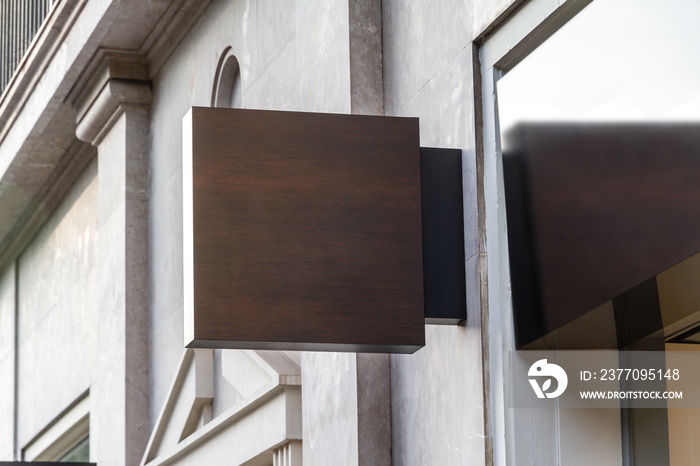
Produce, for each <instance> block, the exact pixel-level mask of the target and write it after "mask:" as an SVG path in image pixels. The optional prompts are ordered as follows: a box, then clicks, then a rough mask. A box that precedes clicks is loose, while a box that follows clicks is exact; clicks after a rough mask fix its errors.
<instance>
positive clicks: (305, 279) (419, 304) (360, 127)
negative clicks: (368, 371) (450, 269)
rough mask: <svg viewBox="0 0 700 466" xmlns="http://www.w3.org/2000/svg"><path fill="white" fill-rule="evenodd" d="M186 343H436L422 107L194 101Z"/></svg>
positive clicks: (308, 346) (187, 174)
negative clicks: (427, 307) (427, 311)
mask: <svg viewBox="0 0 700 466" xmlns="http://www.w3.org/2000/svg"><path fill="white" fill-rule="evenodd" d="M183 134H184V144H183V196H184V197H183V206H184V212H183V214H184V232H183V240H184V255H185V256H184V267H185V268H184V273H185V303H184V309H185V311H184V312H185V344H186V346H188V347H195V348H213V347H216V348H247V349H285V350H323V351H366V352H407V353H412V352H414V351H416V350H417V349H418V348H420V347H421V346H423V345H424V342H425V320H424V305H423V269H422V241H421V190H420V147H419V146H420V144H419V136H418V120H417V119H415V118H393V117H379V116H360V115H335V114H330V115H329V114H313V113H295V112H277V111H261V110H240V109H221V108H198V107H195V108H192V109H191V110H190V111H189V113H188V114H187V115H186V116H185V118H184V122H183Z"/></svg>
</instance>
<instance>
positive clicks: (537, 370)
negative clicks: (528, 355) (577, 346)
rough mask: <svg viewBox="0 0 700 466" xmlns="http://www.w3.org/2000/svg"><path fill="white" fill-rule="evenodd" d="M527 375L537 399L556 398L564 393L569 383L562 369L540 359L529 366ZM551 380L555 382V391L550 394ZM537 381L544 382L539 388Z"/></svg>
mask: <svg viewBox="0 0 700 466" xmlns="http://www.w3.org/2000/svg"><path fill="white" fill-rule="evenodd" d="M527 375H528V377H529V379H528V380H529V381H530V385H532V389H533V390H534V391H535V395H537V398H545V397H547V398H556V397H558V396H559V395H561V394H562V393H564V390H566V386H567V385H568V383H569V378H568V377H567V376H566V372H565V371H564V369H562V368H561V367H559V366H557V365H556V364H550V363H548V362H547V360H546V359H540V360H539V361H537V362H535V363H534V364H533V365H532V366H530V370H529V371H528V372H527ZM533 377H534V378H533ZM552 379H555V380H556V381H557V385H556V390H554V391H553V392H551V393H550V392H548V390H549V389H550V388H552ZM538 380H544V381H543V383H542V385H541V386H540V383H539V381H538Z"/></svg>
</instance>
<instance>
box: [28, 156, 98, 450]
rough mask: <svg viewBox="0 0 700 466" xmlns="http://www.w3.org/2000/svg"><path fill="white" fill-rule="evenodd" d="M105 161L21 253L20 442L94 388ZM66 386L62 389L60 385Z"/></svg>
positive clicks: (85, 175) (87, 175)
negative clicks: (100, 195) (99, 214)
mask: <svg viewBox="0 0 700 466" xmlns="http://www.w3.org/2000/svg"><path fill="white" fill-rule="evenodd" d="M96 169H97V164H96V163H95V162H93V163H92V164H91V165H90V166H88V168H87V169H86V170H85V171H84V172H83V174H82V175H81V176H80V178H79V179H78V180H77V182H76V183H75V186H74V187H73V188H72V189H71V191H70V193H69V194H68V196H67V197H66V198H65V199H64V201H63V202H62V204H61V205H60V206H59V207H58V209H57V210H56V212H55V213H54V214H53V215H52V216H51V218H50V219H49V220H48V221H47V223H46V224H45V225H44V227H43V228H42V229H41V231H40V232H39V233H38V234H37V236H36V237H35V239H34V241H33V242H32V243H31V244H30V246H29V247H28V248H27V250H26V251H25V252H24V254H23V255H22V256H21V257H20V259H19V310H20V321H19V338H20V348H19V382H18V384H19V395H18V401H19V406H18V415H19V442H20V446H23V445H24V444H26V442H28V441H29V440H31V438H32V437H33V436H34V435H36V434H37V433H38V432H39V431H40V430H41V429H43V428H44V427H46V425H47V424H48V423H49V422H50V421H52V420H53V419H54V418H55V417H56V416H57V415H58V414H59V413H60V412H61V411H63V410H64V409H65V408H66V407H67V406H68V405H69V404H70V403H71V402H73V401H74V400H75V399H76V398H77V397H78V396H79V395H80V394H81V393H83V392H84V391H86V390H87V389H88V388H89V387H90V384H91V382H92V380H93V378H94V375H95V370H96V366H97V359H96V355H97V354H98V335H97V332H96V329H97V325H98V320H97V316H98V312H97V309H98V307H99V306H101V304H100V302H99V301H98V299H97V295H96V292H95V288H96V284H97V275H96V262H97V258H96V247H97V241H98V232H97V197H98V193H97V190H98V183H97V177H96ZM57 387H60V388H61V389H60V390H57V389H56V388H57Z"/></svg>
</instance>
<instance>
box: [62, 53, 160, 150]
mask: <svg viewBox="0 0 700 466" xmlns="http://www.w3.org/2000/svg"><path fill="white" fill-rule="evenodd" d="M81 84H82V85H81ZM76 89H77V92H74V95H73V96H71V97H73V98H72V100H73V106H74V107H75V109H76V110H77V128H76V131H75V133H76V136H77V137H78V139H80V140H81V141H85V142H89V143H91V144H92V145H93V146H97V145H98V144H99V143H100V141H101V140H102V138H103V137H104V135H105V134H106V133H107V132H108V131H109V129H110V128H111V127H112V125H113V124H114V122H115V121H116V120H117V119H118V118H119V116H120V115H121V114H122V113H123V112H124V111H125V110H128V109H129V108H144V107H148V105H149V104H150V101H151V83H150V81H149V80H148V72H147V69H146V66H145V64H144V63H143V62H142V61H141V60H140V59H139V58H138V57H134V56H131V55H126V54H111V53H109V52H106V53H103V54H102V59H101V62H100V63H99V64H98V65H97V67H96V68H95V69H94V71H93V73H92V74H91V76H90V77H89V78H87V79H84V80H82V83H78V85H77V86H76Z"/></svg>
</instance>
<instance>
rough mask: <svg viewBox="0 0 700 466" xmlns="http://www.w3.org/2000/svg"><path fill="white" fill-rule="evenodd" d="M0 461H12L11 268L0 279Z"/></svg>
mask: <svg viewBox="0 0 700 466" xmlns="http://www.w3.org/2000/svg"><path fill="white" fill-rule="evenodd" d="M0 335H2V338H0V461H2V460H5V461H7V460H12V459H14V441H15V439H14V433H15V424H14V420H15V403H14V401H15V399H14V397H15V338H14V336H15V268H14V265H13V266H11V267H10V268H8V269H7V270H5V271H4V272H3V273H2V275H0Z"/></svg>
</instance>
